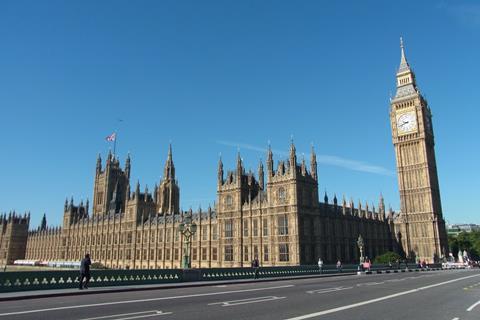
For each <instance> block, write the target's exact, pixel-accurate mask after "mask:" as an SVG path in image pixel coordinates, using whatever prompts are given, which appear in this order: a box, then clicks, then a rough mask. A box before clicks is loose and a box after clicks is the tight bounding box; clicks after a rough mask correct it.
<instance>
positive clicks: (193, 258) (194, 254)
mask: <svg viewBox="0 0 480 320" xmlns="http://www.w3.org/2000/svg"><path fill="white" fill-rule="evenodd" d="M197 258H198V257H197V248H193V249H192V260H197Z"/></svg>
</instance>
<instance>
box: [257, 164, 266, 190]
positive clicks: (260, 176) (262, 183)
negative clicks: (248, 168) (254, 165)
mask: <svg viewBox="0 0 480 320" xmlns="http://www.w3.org/2000/svg"><path fill="white" fill-rule="evenodd" d="M264 175H265V174H264V172H263V163H262V160H260V163H259V164H258V185H259V187H260V190H264V188H265V181H264V179H265V178H264Z"/></svg>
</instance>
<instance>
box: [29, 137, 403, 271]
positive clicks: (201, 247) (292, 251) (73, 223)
mask: <svg viewBox="0 0 480 320" xmlns="http://www.w3.org/2000/svg"><path fill="white" fill-rule="evenodd" d="M130 163H131V160H130V157H127V160H126V164H125V168H124V169H122V168H121V167H120V164H119V161H118V159H117V158H116V157H115V156H113V155H112V154H109V155H108V157H107V161H106V164H105V168H102V162H101V159H100V158H99V160H97V169H96V177H95V186H94V191H95V192H96V193H97V194H95V195H94V204H93V208H94V212H93V214H92V215H90V214H89V212H88V208H89V205H88V203H86V204H83V203H80V204H79V205H75V204H74V203H73V200H70V201H66V202H65V210H64V221H63V226H62V227H61V228H48V227H46V226H45V227H43V228H40V229H39V230H36V231H31V232H30V233H29V235H28V241H27V245H26V259H29V260H66V261H76V260H79V259H81V257H82V256H83V255H84V254H85V252H89V253H90V254H91V256H92V257H93V259H94V260H95V261H99V262H101V263H102V264H104V265H106V266H107V267H111V268H178V267H180V265H181V259H182V255H183V253H182V252H183V247H184V242H183V237H182V235H181V233H180V232H179V230H178V225H179V223H181V222H182V221H183V220H184V219H185V217H186V216H187V215H191V216H192V218H193V221H194V222H195V223H196V224H197V226H198V229H197V233H196V234H195V235H194V236H193V238H192V249H191V252H190V255H191V258H192V266H193V267H239V266H249V265H250V262H251V260H252V259H253V258H254V257H255V256H257V257H258V258H259V260H260V262H261V264H262V265H264V266H269V265H272V266H273V265H276V266H279V265H298V264H313V263H315V261H316V260H318V258H319V257H322V259H323V260H324V261H325V262H332V263H334V262H336V261H337V259H340V260H342V261H344V262H353V261H355V260H357V259H358V253H357V249H356V240H357V238H358V235H359V234H362V236H363V237H364V239H365V242H366V252H367V254H369V255H370V256H372V257H373V256H375V255H377V254H380V253H382V252H384V251H387V250H396V248H395V247H394V245H393V242H392V236H391V235H392V234H393V231H392V230H393V212H391V211H390V212H389V214H388V216H386V213H385V205H384V203H383V199H380V202H379V204H378V208H379V210H378V211H376V210H375V208H374V207H373V206H372V209H371V210H370V209H369V206H368V204H365V205H364V207H363V208H362V205H361V204H359V205H358V207H357V208H355V207H354V205H353V202H352V201H350V203H349V204H347V202H346V201H345V199H344V200H343V201H342V203H341V204H339V203H338V201H337V198H336V197H334V199H333V202H332V203H329V201H328V197H327V196H326V195H325V198H324V202H323V203H321V202H319V201H318V181H317V179H318V178H317V168H316V167H317V164H316V156H315V152H314V151H313V149H312V154H311V164H310V168H309V169H307V166H306V163H305V161H302V162H301V163H297V158H296V152H295V146H294V145H293V143H292V144H291V147H290V156H289V158H288V159H287V160H285V161H280V162H279V164H278V165H277V167H276V168H274V166H273V154H272V152H271V150H270V151H269V152H268V155H267V164H266V166H267V169H266V172H264V167H263V164H262V163H260V165H259V169H258V175H257V177H255V175H254V174H253V173H252V172H246V171H245V169H244V167H243V162H242V160H241V158H240V155H238V159H237V164H236V168H235V170H233V171H228V172H226V174H224V171H223V163H222V161H221V160H220V162H219V167H218V188H217V197H218V201H217V202H216V206H215V208H214V209H212V208H208V209H207V210H206V211H202V210H199V211H198V212H192V211H189V212H180V210H179V187H178V184H177V181H176V179H175V167H174V163H173V160H172V151H171V148H170V149H169V154H168V158H167V163H166V164H165V170H164V177H163V179H162V180H161V181H160V185H159V187H157V186H155V188H154V190H153V192H152V193H150V192H149V191H148V189H147V188H146V189H145V191H143V192H141V191H140V185H139V184H138V183H137V185H136V188H135V191H133V192H131V191H130V187H129V183H128V173H129V170H130ZM265 176H266V183H265V182H264V179H265ZM106 203H108V205H106ZM99 208H103V209H99ZM102 210H106V212H102ZM45 225H46V222H45Z"/></svg>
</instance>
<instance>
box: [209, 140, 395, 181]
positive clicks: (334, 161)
mask: <svg viewBox="0 0 480 320" xmlns="http://www.w3.org/2000/svg"><path fill="white" fill-rule="evenodd" d="M215 142H216V143H217V144H221V145H224V146H229V147H236V148H242V149H247V150H252V151H257V152H262V153H266V152H267V151H268V150H267V149H266V148H262V147H259V146H255V145H251V144H247V143H241V142H233V141H225V140H217V141H215ZM272 152H273V153H274V154H276V155H279V156H288V154H289V153H288V152H286V151H283V150H275V149H272ZM317 162H318V163H322V164H326V165H331V166H336V167H341V168H345V169H349V170H353V171H360V172H368V173H373V174H379V175H384V176H395V172H393V171H391V170H390V169H387V168H384V167H381V166H377V165H373V164H369V163H366V162H363V161H358V160H352V159H346V158H342V157H339V156H332V155H326V154H323V155H317Z"/></svg>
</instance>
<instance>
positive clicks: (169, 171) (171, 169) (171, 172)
mask: <svg viewBox="0 0 480 320" xmlns="http://www.w3.org/2000/svg"><path fill="white" fill-rule="evenodd" d="M163 177H164V179H165V180H175V166H174V164H173V156H172V144H170V145H169V146H168V156H167V162H166V163H165V169H164V172H163Z"/></svg>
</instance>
